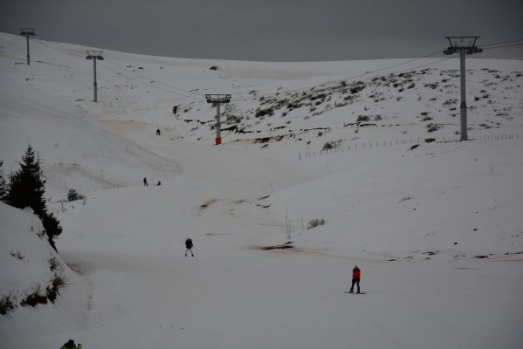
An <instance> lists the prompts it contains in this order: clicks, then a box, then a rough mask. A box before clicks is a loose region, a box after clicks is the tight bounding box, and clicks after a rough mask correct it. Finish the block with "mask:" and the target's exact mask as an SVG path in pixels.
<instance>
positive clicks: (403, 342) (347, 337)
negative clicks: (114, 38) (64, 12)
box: [0, 34, 523, 349]
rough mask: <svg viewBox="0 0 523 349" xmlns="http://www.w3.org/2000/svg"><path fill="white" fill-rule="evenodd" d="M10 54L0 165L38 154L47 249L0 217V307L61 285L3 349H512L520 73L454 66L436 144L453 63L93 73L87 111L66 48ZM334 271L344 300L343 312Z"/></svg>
mask: <svg viewBox="0 0 523 349" xmlns="http://www.w3.org/2000/svg"><path fill="white" fill-rule="evenodd" d="M31 45H32V46H31V55H32V59H33V61H32V63H31V65H30V66H27V65H26V64H25V41H24V38H19V37H14V36H11V35H7V34H0V66H1V69H0V159H2V160H4V166H3V170H4V173H9V172H10V171H11V170H16V169H17V167H18V162H19V161H20V159H21V156H22V155H23V153H24V150H25V148H26V147H27V145H28V144H29V143H30V144H31V145H32V146H33V148H34V149H35V150H37V151H38V152H39V155H40V158H41V159H42V165H43V166H42V168H43V171H44V175H45V176H46V177H47V186H46V188H47V196H48V198H49V206H50V208H51V210H53V212H55V213H56V214H57V216H58V218H59V219H60V221H61V223H62V225H63V227H64V233H63V234H62V235H63V236H61V237H60V238H59V239H58V241H57V246H58V249H59V255H55V254H54V253H53V252H52V250H50V248H49V247H48V246H47V245H46V244H45V242H42V241H39V239H38V237H37V236H36V234H34V232H31V226H34V227H35V228H34V229H36V231H38V229H39V228H38V227H37V226H38V224H39V223H38V220H37V219H36V218H35V217H34V216H33V215H32V214H30V213H28V212H22V211H20V210H16V209H14V208H11V207H9V206H7V205H0V217H1V220H2V224H1V228H0V238H1V239H2V244H1V245H2V246H1V247H2V252H1V253H2V256H0V262H1V263H0V272H1V273H0V275H1V277H2V279H1V292H2V294H0V296H2V295H5V294H8V293H9V292H11V293H17V294H22V293H23V292H25V290H26V289H27V288H30V287H33V286H32V285H34V284H35V283H37V282H42V283H44V282H48V279H49V278H50V277H52V276H53V274H52V271H50V270H49V259H51V258H53V257H54V258H57V260H58V259H59V260H63V261H64V262H63V263H64V264H65V263H66V264H67V265H68V266H69V267H70V268H71V269H72V270H74V271H72V270H71V269H70V268H69V267H67V266H64V273H66V275H67V277H68V279H69V284H68V286H67V287H66V288H65V289H64V290H63V292H62V295H61V296H60V297H59V299H58V300H57V301H56V302H55V304H52V305H51V304H49V305H46V306H41V305H39V306H37V307H35V308H31V307H22V306H19V307H18V308H16V309H15V310H14V311H13V312H11V313H10V314H9V315H6V316H1V317H0V337H2V338H3V344H2V345H4V346H5V347H6V348H41V347H42V346H45V347H47V346H48V347H53V346H54V347H58V346H59V345H62V344H63V343H64V342H65V341H66V340H67V339H69V338H74V339H75V340H76V341H79V342H81V343H83V345H84V347H86V348H97V347H106V346H110V347H113V348H126V349H128V348H143V347H146V346H147V347H151V346H157V347H167V346H169V347H175V348H211V347H212V348H245V347H248V348H300V349H303V348H315V347H325V348H347V347H352V346H354V347H358V348H419V347H424V348H442V347H448V348H452V347H455V348H475V349H477V348H491V347H503V348H519V346H520V344H521V341H522V340H523V337H521V334H520V328H521V325H522V324H523V322H522V318H521V315H520V314H521V311H522V310H523V303H522V302H521V301H520V294H521V292H522V291H523V283H522V282H521V280H523V279H522V277H523V269H522V268H521V256H522V253H523V217H522V216H521V211H522V208H523V207H522V204H521V202H522V200H523V189H521V185H520V182H521V179H520V177H521V173H522V169H523V155H522V153H521V149H522V145H523V144H522V143H523V135H522V130H523V98H522V96H523V94H522V88H521V84H522V82H523V77H522V71H523V63H522V62H520V61H507V60H481V59H467V68H468V71H467V89H468V95H467V99H468V101H467V102H468V106H469V111H468V112H469V139H471V141H468V142H457V141H456V140H458V139H459V137H460V135H459V132H458V131H459V70H458V68H459V62H458V60H457V58H456V57H454V58H453V59H442V58H433V59H432V58H431V59H406V60H383V61H361V62H318V63H264V62H234V61H210V60H188V59H172V58H165V57H163V58H162V57H148V56H137V55H131V54H126V53H121V52H111V51H104V52H103V56H104V58H105V59H104V60H103V61H98V62H97V73H98V74H97V77H98V87H99V91H98V100H99V102H98V103H93V102H92V101H91V100H92V94H93V91H92V83H93V81H92V78H93V76H92V75H93V74H92V69H93V67H92V61H87V60H85V49H86V48H83V47H78V46H73V45H65V44H59V43H49V42H42V41H38V40H33V41H31ZM215 93H229V94H231V97H232V101H231V103H230V104H227V105H223V106H222V108H221V118H222V123H223V124H222V126H223V129H224V130H223V131H222V141H223V144H222V145H221V146H215V145H214V137H215V130H214V129H213V128H214V116H215V113H216V111H215V109H214V108H213V107H212V105H210V104H208V103H207V102H206V99H205V95H206V94H215ZM173 107H176V108H175V109H176V110H173ZM157 130H160V131H161V135H156V131H157ZM144 177H147V179H148V182H149V186H148V187H144V186H143V185H142V179H143V178H144ZM158 181H161V183H162V185H161V186H155V185H154V184H155V183H157V182H158ZM71 188H73V189H76V190H78V191H79V192H80V193H81V194H83V195H85V196H86V199H85V200H84V201H75V202H66V201H65V198H66V194H67V191H68V190H69V189H71ZM316 224H318V225H317V226H316ZM31 235H34V236H33V237H30V236H31ZM187 237H192V238H193V240H194V242H195V254H196V256H195V257H194V258H192V257H184V246H183V241H184V240H185V238H187ZM29 239H33V240H35V241H29ZM36 246H38V247H36ZM18 251H20V254H21V255H23V256H24V258H23V259H20V258H17V257H16V256H17V255H18ZM355 264H358V265H359V266H360V268H361V269H362V274H363V278H362V287H363V289H364V290H365V291H367V294H366V295H365V296H354V295H347V294H345V293H344V292H343V291H345V290H346V289H347V288H348V284H349V282H350V273H351V270H352V267H353V266H354V265H355ZM29 333H30V334H31V335H30V336H29V335H28V334H29Z"/></svg>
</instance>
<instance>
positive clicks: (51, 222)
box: [5, 145, 62, 250]
mask: <svg viewBox="0 0 523 349" xmlns="http://www.w3.org/2000/svg"><path fill="white" fill-rule="evenodd" d="M45 182H46V181H45V179H44V178H43V175H42V170H41V168H40V160H39V159H37V157H36V156H35V152H34V150H33V148H32V147H31V145H29V146H28V147H27V150H26V152H25V155H24V156H23V157H22V163H20V170H18V171H17V172H15V173H11V174H10V175H9V185H8V186H7V193H6V195H5V202H6V203H7V204H9V205H11V206H14V207H18V208H25V207H31V208H32V209H33V211H34V213H35V214H36V215H38V217H39V218H40V220H41V221H42V224H43V226H44V230H45V233H46V234H47V238H48V241H49V244H51V246H52V247H53V248H54V249H55V250H56V246H55V244H54V238H55V237H57V236H58V235H60V234H61V233H62V227H61V226H60V222H59V221H58V219H57V218H56V217H55V216H54V215H53V214H52V213H48V212H47V207H46V204H45V198H44V194H45Z"/></svg>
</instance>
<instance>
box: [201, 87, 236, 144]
mask: <svg viewBox="0 0 523 349" xmlns="http://www.w3.org/2000/svg"><path fill="white" fill-rule="evenodd" d="M205 99H207V103H212V104H213V106H216V126H215V127H216V139H215V145H220V144H222V137H221V124H220V104H222V103H230V102H231V95H229V94H208V95H205Z"/></svg>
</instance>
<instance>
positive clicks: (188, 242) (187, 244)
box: [185, 238, 194, 257]
mask: <svg viewBox="0 0 523 349" xmlns="http://www.w3.org/2000/svg"><path fill="white" fill-rule="evenodd" d="M192 247H193V244H192V239H189V238H187V240H185V257H187V252H191V256H193V257H194V253H193V252H192Z"/></svg>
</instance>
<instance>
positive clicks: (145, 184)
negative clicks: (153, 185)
mask: <svg viewBox="0 0 523 349" xmlns="http://www.w3.org/2000/svg"><path fill="white" fill-rule="evenodd" d="M143 186H144V187H148V186H149V184H147V177H143Z"/></svg>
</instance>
